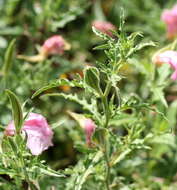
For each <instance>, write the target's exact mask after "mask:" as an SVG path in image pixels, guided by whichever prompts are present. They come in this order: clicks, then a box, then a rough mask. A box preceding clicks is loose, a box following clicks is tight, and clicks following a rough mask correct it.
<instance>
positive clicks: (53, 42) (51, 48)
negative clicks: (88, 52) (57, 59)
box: [42, 35, 70, 55]
mask: <svg viewBox="0 0 177 190" xmlns="http://www.w3.org/2000/svg"><path fill="white" fill-rule="evenodd" d="M68 49H70V45H69V44H68V43H67V42H66V41H65V40H64V39H63V37H62V36H60V35H55V36H52V37H50V38H49V39H47V40H46V41H45V42H44V44H43V45H42V53H43V54H45V55H52V54H60V55H62V54H63V53H64V51H65V50H68Z"/></svg>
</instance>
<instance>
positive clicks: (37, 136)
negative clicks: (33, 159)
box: [5, 113, 53, 155]
mask: <svg viewBox="0 0 177 190" xmlns="http://www.w3.org/2000/svg"><path fill="white" fill-rule="evenodd" d="M22 131H24V132H25V133H26V134H27V144H26V145H27V147H28V148H29V149H30V151H31V153H32V154H33V155H39V154H41V153H42V152H43V151H44V150H46V149H48V147H49V146H52V137H53V132H52V130H51V128H50V126H49V125H48V123H47V120H46V119H45V118H44V117H43V116H42V115H40V114H37V113H30V114H29V116H28V118H27V119H26V120H25V122H24V126H23V127H22ZM14 134H15V125H14V122H13V121H12V122H11V123H10V124H9V125H8V126H7V128H6V129H5V135H7V136H13V135H14Z"/></svg>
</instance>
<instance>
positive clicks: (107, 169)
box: [104, 142, 111, 190]
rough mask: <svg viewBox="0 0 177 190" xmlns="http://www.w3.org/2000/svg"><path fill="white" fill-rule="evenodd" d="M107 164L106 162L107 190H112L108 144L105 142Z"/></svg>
mask: <svg viewBox="0 0 177 190" xmlns="http://www.w3.org/2000/svg"><path fill="white" fill-rule="evenodd" d="M104 156H105V162H106V180H105V184H106V189H107V190H111V189H110V187H109V184H110V169H111V168H110V164H109V156H108V152H107V144H106V142H105V153H104Z"/></svg>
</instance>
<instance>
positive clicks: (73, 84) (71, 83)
mask: <svg viewBox="0 0 177 190" xmlns="http://www.w3.org/2000/svg"><path fill="white" fill-rule="evenodd" d="M63 85H68V86H70V87H79V88H84V86H83V83H82V81H77V80H72V81H69V80H67V79H59V80H56V81H54V82H51V83H50V84H49V85H47V86H44V87H42V88H40V89H39V90H37V91H36V92H35V93H34V94H33V95H32V99H33V98H35V97H36V96H38V95H40V94H41V93H43V92H45V91H47V90H50V89H52V88H55V87H58V86H63Z"/></svg>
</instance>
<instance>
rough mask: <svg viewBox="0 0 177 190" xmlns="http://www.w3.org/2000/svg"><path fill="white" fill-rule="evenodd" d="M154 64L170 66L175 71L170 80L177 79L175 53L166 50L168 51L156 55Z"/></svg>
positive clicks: (176, 53) (176, 56) (176, 54)
mask: <svg viewBox="0 0 177 190" xmlns="http://www.w3.org/2000/svg"><path fill="white" fill-rule="evenodd" d="M154 62H155V63H156V64H163V63H167V64H170V65H171V67H172V68H173V69H174V70H175V71H174V73H173V74H172V76H171V79H172V80H176V79H177V52H176V51H172V50H168V51H165V52H162V53H159V54H158V55H156V56H155V58H154Z"/></svg>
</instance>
